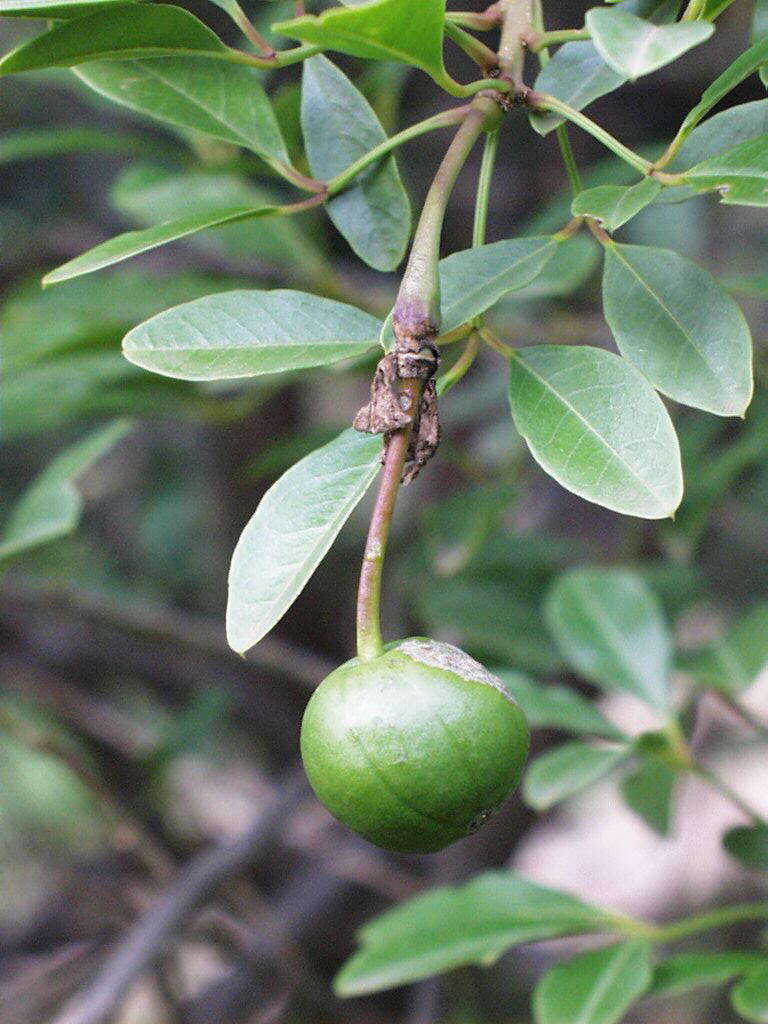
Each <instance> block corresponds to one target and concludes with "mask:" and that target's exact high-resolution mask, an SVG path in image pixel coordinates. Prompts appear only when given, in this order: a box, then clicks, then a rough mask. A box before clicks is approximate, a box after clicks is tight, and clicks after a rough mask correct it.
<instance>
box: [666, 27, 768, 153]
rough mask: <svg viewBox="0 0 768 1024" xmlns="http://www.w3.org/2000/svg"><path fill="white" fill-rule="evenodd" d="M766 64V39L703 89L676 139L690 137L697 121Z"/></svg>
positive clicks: (767, 51) (767, 44)
mask: <svg viewBox="0 0 768 1024" xmlns="http://www.w3.org/2000/svg"><path fill="white" fill-rule="evenodd" d="M766 62H768V38H765V39H761V40H760V41H759V42H757V43H755V45H754V46H751V47H750V48H749V49H748V50H747V51H746V53H742V55H741V56H740V57H737V58H736V60H735V61H734V62H733V64H731V65H730V66H729V67H728V68H726V70H725V71H724V72H723V73H722V75H719V76H718V77H717V78H716V79H715V80H714V82H713V83H712V84H711V85H710V86H709V88H708V89H705V91H704V92H703V93H702V96H701V99H700V100H699V102H698V103H697V104H696V106H695V107H694V108H693V109H692V110H691V111H689V112H688V115H687V116H686V118H685V120H684V121H683V123H682V125H681V126H680V130H679V131H678V133H677V135H678V138H683V139H684V138H686V137H687V136H688V135H690V133H691V132H692V131H693V129H694V128H695V127H696V125H697V124H698V123H699V121H701V119H702V118H703V117H704V116H705V115H706V114H708V113H709V111H710V110H711V109H712V108H713V107H714V106H716V105H717V104H718V103H719V102H720V100H721V99H722V98H723V97H724V96H727V95H728V93H729V92H730V91H731V89H735V88H736V86H737V85H739V84H740V83H741V82H743V81H744V79H745V78H749V76H750V75H752V74H754V73H755V71H757V70H758V69H759V68H760V66H761V65H762V64H765V63H766Z"/></svg>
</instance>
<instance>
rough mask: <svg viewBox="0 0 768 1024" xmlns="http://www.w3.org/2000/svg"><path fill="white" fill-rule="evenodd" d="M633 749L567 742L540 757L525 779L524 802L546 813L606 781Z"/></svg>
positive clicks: (533, 763)
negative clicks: (602, 780)
mask: <svg viewBox="0 0 768 1024" xmlns="http://www.w3.org/2000/svg"><path fill="white" fill-rule="evenodd" d="M629 754H630V748H629V747H622V748H619V749H613V748H609V747H593V746H591V745H590V744H588V743H579V742H573V743H565V744H563V746H561V747H556V748H555V749H554V750H548V751H547V752H546V753H545V754H540V755H539V757H537V758H536V759H535V760H534V761H533V762H532V763H531V764H530V766H529V767H528V770H527V771H526V773H525V777H524V779H523V797H524V799H525V802H526V803H527V804H528V805H529V806H530V807H533V808H534V810H537V811H546V810H548V809H549V808H550V807H553V806H554V805H555V804H557V803H560V801H561V800H565V799H567V798H568V797H569V796H573V795H574V794H575V793H578V792H580V791H581V790H582V789H586V787H587V786H590V785H592V783H593V782H597V781H599V780H600V779H602V778H604V777H605V776H606V775H608V774H609V772H611V771H613V769H614V768H616V767H617V766H618V765H619V764H621V762H622V761H624V760H625V759H626V758H627V757H629Z"/></svg>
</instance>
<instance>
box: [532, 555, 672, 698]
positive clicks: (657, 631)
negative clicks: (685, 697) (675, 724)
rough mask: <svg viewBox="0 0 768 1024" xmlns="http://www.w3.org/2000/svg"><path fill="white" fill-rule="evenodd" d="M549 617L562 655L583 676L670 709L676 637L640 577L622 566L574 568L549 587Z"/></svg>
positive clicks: (606, 687)
mask: <svg viewBox="0 0 768 1024" xmlns="http://www.w3.org/2000/svg"><path fill="white" fill-rule="evenodd" d="M545 616H546V620H547V624H548V625H549V628H550V630H551V631H552V634H553V636H554V638H555V640H556V641H557V644H558V646H559V647H560V650H561V651H562V653H563V655H564V657H565V658H566V659H567V660H568V662H569V663H570V664H571V665H572V666H573V668H574V669H575V670H576V671H577V672H578V673H579V674H580V675H582V676H583V677H584V678H585V679H589V680H590V682H593V683H596V684H597V685H598V686H601V687H603V688H604V689H608V690H626V691H627V692H628V693H633V694H634V695H635V696H636V697H640V699H641V700H644V701H645V702H646V703H647V704H650V705H651V707H654V708H658V709H659V710H664V709H666V707H667V704H668V700H669V673H670V661H671V655H672V641H671V638H670V635H669V630H668V628H667V625H666V623H665V622H664V617H663V614H662V611H661V608H660V606H659V603H658V601H657V599H656V597H655V595H654V593H653V591H651V590H650V589H649V588H648V586H647V585H646V584H645V583H644V582H643V581H642V579H640V577H638V576H636V575H635V574H634V573H631V572H628V571H625V570H623V569H572V570H571V571H569V572H567V573H564V574H563V575H562V576H561V577H560V578H559V579H558V581H557V582H556V583H555V585H554V587H553V588H552V590H551V591H550V592H549V595H548V597H547V601H546V604H545Z"/></svg>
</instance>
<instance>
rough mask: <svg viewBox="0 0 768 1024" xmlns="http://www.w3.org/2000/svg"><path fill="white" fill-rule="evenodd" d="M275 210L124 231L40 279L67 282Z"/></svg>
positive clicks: (206, 215) (211, 214)
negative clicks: (185, 239) (200, 232)
mask: <svg viewBox="0 0 768 1024" xmlns="http://www.w3.org/2000/svg"><path fill="white" fill-rule="evenodd" d="M276 209H277V207H275V206H262V207H260V208H256V209H249V208H247V207H246V208H243V207H236V208H235V209H233V210H214V211H208V212H205V211H201V212H200V213H197V214H194V215H192V216H189V217H182V218H180V219H179V220H172V221H166V222H165V223H164V224H156V225H155V226H154V227H151V228H144V229H143V230H142V231H126V232H125V233H124V234H122V235H117V236H116V237H115V238H110V239H109V240H108V241H106V242H102V243H101V245H97V246H96V247H95V248H93V249H89V250H88V252H84V253H83V254H82V255H81V256H76V257H75V259H73V260H70V261H69V262H68V263H64V264H62V266H60V267H57V268H56V270H52V271H51V272H50V273H49V274H46V275H45V277H44V278H43V284H44V285H48V284H56V283H57V282H58V281H69V280H70V279H71V278H73V277H80V276H81V275H82V274H91V273H93V271H94V270H101V269H102V268H103V267H109V266H111V265H112V264H113V263H120V262H121V260H127V259H129V258H130V257H131V256H138V255H139V253H142V252H148V251H149V250H150V249H156V248H157V247H158V246H160V245H167V243H168V242H175V241H177V240H178V239H180V238H186V237H187V236H188V235H193V234H195V233H196V232H197V231H205V229H206V228H215V227H221V225H223V224H233V223H235V222H237V221H243V220H250V219H251V218H253V217H264V216H266V215H267V214H270V213H274V212H275V210H276Z"/></svg>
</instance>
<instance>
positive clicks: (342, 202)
mask: <svg viewBox="0 0 768 1024" xmlns="http://www.w3.org/2000/svg"><path fill="white" fill-rule="evenodd" d="M301 124H302V130H303V132H304V141H305V144H306V147H307V158H308V160H309V165H310V167H311V169H312V173H313V174H314V175H315V176H316V177H317V178H320V179H321V180H323V181H328V180H330V179H331V178H333V177H335V176H336V175H337V174H339V173H340V172H341V171H343V170H346V168H347V167H349V165H350V164H352V163H354V162H355V160H357V159H358V158H359V157H361V156H363V155H364V154H365V153H367V152H369V150H371V149H373V148H374V147H376V146H378V145H379V144H380V143H382V142H384V140H385V139H386V135H385V134H384V129H383V128H382V127H381V125H380V124H379V120H378V118H377V117H376V114H375V113H374V111H373V109H372V108H371V106H370V104H369V103H368V101H367V100H366V99H365V97H364V96H363V95H362V94H361V93H360V92H358V90H357V89H356V88H355V86H354V85H353V84H352V83H351V82H350V80H349V79H348V78H347V76H346V75H345V74H344V73H343V72H342V71H339V69H338V68H337V67H335V66H334V65H333V64H332V63H331V62H330V61H329V60H326V58H325V57H323V56H321V55H319V54H318V55H317V56H316V57H311V58H310V59H309V60H307V61H305V62H304V71H303V79H302V92H301ZM326 210H327V211H328V215H329V217H330V218H331V220H332V221H333V223H334V224H335V225H336V227H337V229H338V230H339V232H340V233H341V234H342V235H343V236H344V238H346V240H347V241H348V242H349V244H350V246H351V247H352V249H353V250H354V251H355V252H356V253H357V255H358V256H359V257H360V259H361V260H364V261H365V262H366V263H367V264H368V265H369V266H371V267H374V269H376V270H394V269H395V267H397V265H398V264H399V263H400V261H401V260H402V258H403V256H404V255H405V250H406V247H407V245H408V238H409V237H410V233H411V206H410V203H409V202H408V196H407V195H406V192H405V189H404V188H403V183H402V181H401V180H400V174H399V173H398V170H397V164H396V163H395V158H394V157H393V156H389V157H387V158H386V159H385V160H383V161H381V162H380V163H379V164H377V165H376V166H374V167H371V168H369V169H368V170H367V171H365V172H364V173H363V174H361V175H360V176H359V177H358V178H356V179H355V181H354V182H353V183H352V184H351V185H350V186H349V188H346V189H345V190H344V191H343V192H341V193H340V194H339V195H337V196H334V197H333V198H332V199H330V200H328V202H327V203H326Z"/></svg>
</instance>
